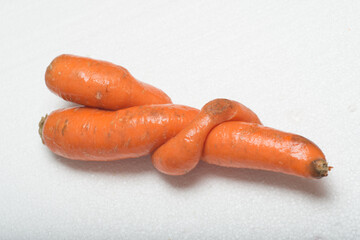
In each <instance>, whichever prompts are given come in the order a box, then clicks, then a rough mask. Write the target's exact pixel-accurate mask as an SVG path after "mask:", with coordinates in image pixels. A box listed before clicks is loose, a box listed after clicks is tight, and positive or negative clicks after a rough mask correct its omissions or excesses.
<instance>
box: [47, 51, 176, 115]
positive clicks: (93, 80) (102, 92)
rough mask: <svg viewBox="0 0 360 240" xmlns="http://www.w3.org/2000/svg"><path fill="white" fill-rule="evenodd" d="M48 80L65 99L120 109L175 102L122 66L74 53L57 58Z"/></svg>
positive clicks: (104, 107)
mask: <svg viewBox="0 0 360 240" xmlns="http://www.w3.org/2000/svg"><path fill="white" fill-rule="evenodd" d="M45 82H46V85H47V87H48V88H49V89H50V90H51V91H52V92H54V93H55V94H57V95H59V96H60V97H62V98H63V99H65V100H67V101H71V102H75V103H78V104H82V105H86V106H91V107H98V108H103V109H110V110H118V109H122V108H127V107H132V106H140V105H146V104H166V103H171V99H170V98H169V97H168V96H167V95H166V94H165V93H164V92H163V91H161V90H160V89H157V88H155V87H153V86H151V85H149V84H146V83H143V82H140V81H137V80H136V79H135V78H134V77H133V76H132V75H131V74H130V73H129V71H128V70H126V69H125V68H123V67H121V66H117V65H115V64H112V63H109V62H105V61H99V60H94V59H90V58H84V57H77V56H73V55H60V56H58V57H56V58H55V59H54V60H53V61H52V62H51V63H50V65H49V66H48V68H47V69H46V73H45Z"/></svg>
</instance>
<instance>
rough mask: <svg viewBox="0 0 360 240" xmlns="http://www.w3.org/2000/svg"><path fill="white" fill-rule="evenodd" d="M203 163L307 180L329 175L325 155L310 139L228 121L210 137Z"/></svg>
mask: <svg viewBox="0 0 360 240" xmlns="http://www.w3.org/2000/svg"><path fill="white" fill-rule="evenodd" d="M203 160H204V161H205V162H207V163H210V164H215V165H219V166H224V167H236V168H252V169H262V170H269V171H275V172H282V173H286V174H291V175H297V176H301V177H307V178H321V177H324V176H327V174H328V170H330V168H331V167H328V164H327V162H326V160H325V156H324V154H323V152H322V151H321V150H320V149H319V147H318V146H316V145H315V144H314V143H313V142H311V141H310V140H308V139H306V138H304V137H301V136H299V135H295V134H291V133H286V132H282V131H279V130H275V129H272V128H268V127H264V126H261V125H258V124H253V123H245V122H235V121H230V122H225V123H222V124H220V125H218V126H217V127H215V128H214V129H213V130H212V131H211V132H210V133H209V135H208V136H207V138H206V142H205V147H204V151H203Z"/></svg>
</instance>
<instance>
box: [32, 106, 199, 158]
mask: <svg viewBox="0 0 360 240" xmlns="http://www.w3.org/2000/svg"><path fill="white" fill-rule="evenodd" d="M198 111H199V110H197V109H194V108H191V107H186V106H180V105H173V104H162V105H151V106H139V107H132V108H127V109H123V110H118V111H106V110H100V109H94V108H86V107H76V108H70V109H64V110H57V111H54V112H52V113H51V114H50V115H49V116H47V117H45V118H42V120H41V122H40V124H39V126H40V129H39V133H40V136H41V138H42V140H43V143H44V144H45V145H46V146H47V147H48V148H49V149H50V150H51V151H52V152H54V153H56V154H58V155H60V156H63V157H66V158H70V159H76V160H91V161H110V160H118V159H125V158H136V157H139V156H144V155H147V154H149V153H151V152H152V151H153V150H155V149H156V148H158V147H159V146H160V145H162V144H163V143H164V142H165V141H166V140H168V139H169V138H171V137H173V136H175V135H176V134H177V133H178V132H179V131H181V129H183V128H184V127H185V126H186V125H188V124H189V123H190V122H191V121H192V119H193V118H194V117H195V116H196V115H197V113H198Z"/></svg>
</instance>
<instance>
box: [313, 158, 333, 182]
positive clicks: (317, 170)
mask: <svg viewBox="0 0 360 240" xmlns="http://www.w3.org/2000/svg"><path fill="white" fill-rule="evenodd" d="M311 168H312V176H313V177H314V178H322V177H326V176H327V175H328V172H329V171H330V170H331V169H332V167H331V166H328V163H327V162H326V160H325V159H317V160H314V161H312V163H311Z"/></svg>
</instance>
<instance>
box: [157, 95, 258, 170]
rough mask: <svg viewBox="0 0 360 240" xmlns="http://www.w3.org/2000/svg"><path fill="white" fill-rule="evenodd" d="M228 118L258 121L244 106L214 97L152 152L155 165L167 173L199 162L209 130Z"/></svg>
mask: <svg viewBox="0 0 360 240" xmlns="http://www.w3.org/2000/svg"><path fill="white" fill-rule="evenodd" d="M228 120H238V121H244V122H253V123H258V124H261V122H260V120H259V118H258V117H257V116H256V114H255V113H254V112H252V111H251V110H250V109H248V108H247V107H245V106H244V105H242V104H240V103H238V102H235V101H231V100H227V99H215V100H213V101H211V102H209V103H207V104H206V105H205V106H204V107H203V108H202V109H201V111H200V113H199V114H198V115H197V116H196V118H195V119H194V120H193V121H192V122H191V123H190V124H189V125H188V126H186V127H185V128H184V129H183V130H182V131H181V132H180V133H178V134H177V135H176V136H175V137H173V138H172V139H170V140H169V141H167V142H166V143H165V144H164V145H162V146H161V147H160V148H158V149H157V150H156V151H155V153H154V154H153V155H152V161H153V164H154V166H155V167H156V168H157V169H158V170H159V171H160V172H163V173H166V174H169V175H183V174H185V173H187V172H189V171H190V170H192V169H193V168H194V167H195V166H196V165H197V163H198V162H199V160H200V157H201V154H202V150H203V147H204V142H205V140H206V137H207V135H208V134H209V132H210V131H211V129H212V128H214V127H215V126H216V125H218V124H220V123H222V122H225V121H228Z"/></svg>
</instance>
